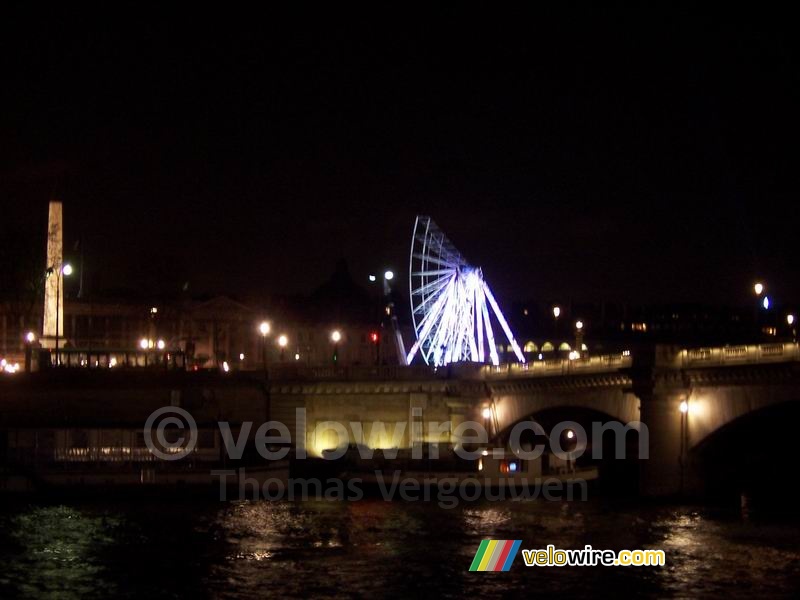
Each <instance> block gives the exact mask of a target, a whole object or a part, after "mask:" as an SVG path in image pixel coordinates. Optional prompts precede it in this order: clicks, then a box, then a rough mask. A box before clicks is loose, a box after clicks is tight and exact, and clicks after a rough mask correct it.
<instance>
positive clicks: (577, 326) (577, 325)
mask: <svg viewBox="0 0 800 600" xmlns="http://www.w3.org/2000/svg"><path fill="white" fill-rule="evenodd" d="M575 329H577V330H578V331H580V330H581V329H583V321H575Z"/></svg>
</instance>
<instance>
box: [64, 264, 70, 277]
mask: <svg viewBox="0 0 800 600" xmlns="http://www.w3.org/2000/svg"><path fill="white" fill-rule="evenodd" d="M61 272H62V273H63V274H64V275H66V276H67V277H69V276H70V275H72V265H71V264H69V263H67V264H65V265H64V266H63V267H61Z"/></svg>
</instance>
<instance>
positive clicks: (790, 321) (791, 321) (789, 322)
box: [29, 315, 794, 335]
mask: <svg viewBox="0 0 800 600" xmlns="http://www.w3.org/2000/svg"><path fill="white" fill-rule="evenodd" d="M786 323H787V325H794V315H786ZM29 335H30V334H29Z"/></svg>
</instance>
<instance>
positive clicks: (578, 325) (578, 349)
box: [575, 320, 583, 358]
mask: <svg viewBox="0 0 800 600" xmlns="http://www.w3.org/2000/svg"><path fill="white" fill-rule="evenodd" d="M575 353H576V358H581V357H583V321H581V320H578V321H575Z"/></svg>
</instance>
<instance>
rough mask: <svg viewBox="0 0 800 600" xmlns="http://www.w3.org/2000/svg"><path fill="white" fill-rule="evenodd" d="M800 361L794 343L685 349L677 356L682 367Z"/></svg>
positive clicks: (797, 347) (799, 351)
mask: <svg viewBox="0 0 800 600" xmlns="http://www.w3.org/2000/svg"><path fill="white" fill-rule="evenodd" d="M796 360H800V346H798V344H796V343H791V342H787V343H780V342H778V343H774V344H745V345H739V346H722V347H716V348H687V349H684V350H682V351H681V352H680V353H679V354H678V362H679V364H680V366H682V367H701V366H719V365H731V366H732V365H740V364H750V363H774V362H788V361H796Z"/></svg>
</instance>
